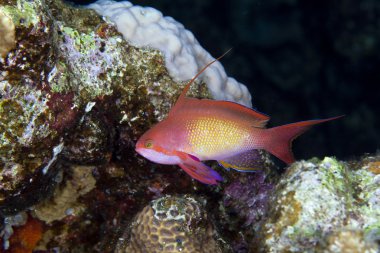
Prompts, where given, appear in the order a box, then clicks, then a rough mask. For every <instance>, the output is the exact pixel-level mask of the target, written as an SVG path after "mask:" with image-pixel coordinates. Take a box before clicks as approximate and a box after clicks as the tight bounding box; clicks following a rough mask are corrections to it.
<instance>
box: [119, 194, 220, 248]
mask: <svg viewBox="0 0 380 253" xmlns="http://www.w3.org/2000/svg"><path fill="white" fill-rule="evenodd" d="M128 234H129V233H126V235H128ZM217 236H218V235H217V233H216V231H215V230H214V228H213V226H212V224H211V223H210V221H209V219H208V217H207V213H206V212H205V206H204V204H202V203H201V202H200V201H199V200H196V199H194V198H193V197H191V196H178V197H172V196H165V197H162V198H159V199H156V200H154V201H152V202H151V203H150V204H149V205H148V206H146V207H145V208H144V209H143V210H142V211H141V212H140V213H139V214H137V216H136V217H135V219H134V221H133V223H132V228H131V231H130V238H126V239H128V241H126V242H122V243H120V245H119V246H118V250H117V251H116V252H135V253H140V252H151V253H154V252H189V253H190V252H199V253H208V252H209V253H211V252H212V253H218V252H220V253H221V252H226V251H222V248H221V246H220V245H219V242H218V240H217ZM123 238H124V237H123Z"/></svg>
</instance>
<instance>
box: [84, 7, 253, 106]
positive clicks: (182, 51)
mask: <svg viewBox="0 0 380 253" xmlns="http://www.w3.org/2000/svg"><path fill="white" fill-rule="evenodd" d="M88 7H89V8H91V9H94V10H95V11H96V12H97V13H98V14H100V15H102V16H106V17H108V18H109V19H110V20H111V21H112V22H114V23H115V24H116V27H117V29H118V30H119V32H120V33H121V34H123V36H124V38H125V39H126V40H127V41H128V42H129V43H131V44H132V45H134V46H137V47H151V48H154V49H158V50H160V51H161V52H163V54H164V55H165V64H166V67H167V69H168V71H169V73H170V75H171V76H172V77H173V78H174V79H175V80H176V81H186V80H189V79H191V78H192V77H193V76H195V75H196V74H197V73H198V71H199V70H200V69H201V68H202V67H204V66H205V65H206V64H207V63H209V62H211V61H212V60H214V58H213V57H212V56H211V55H210V54H209V53H208V52H207V51H206V50H205V49H204V48H203V47H201V45H200V44H199V42H198V41H197V40H196V39H195V37H194V35H193V34H192V33H191V32H190V31H188V30H186V29H185V28H184V27H183V25H182V24H180V23H179V22H177V21H175V20H174V19H173V18H171V17H164V16H163V15H162V13H161V12H160V11H158V10H156V9H153V8H150V7H141V6H136V5H135V6H134V5H132V4H131V3H130V2H127V1H124V2H115V1H110V0H100V1H98V2H96V3H93V4H91V5H89V6H88ZM202 78H203V81H204V82H205V83H207V85H208V88H209V90H210V92H211V94H212V96H213V97H214V98H215V99H221V100H230V101H234V102H237V103H240V104H243V105H246V106H249V107H250V106H251V95H250V94H249V92H248V89H247V88H246V87H245V86H244V85H243V84H241V83H239V82H237V81H236V80H235V79H234V78H231V77H228V76H227V75H226V72H225V71H224V68H223V66H222V64H221V63H220V62H216V63H214V64H213V65H211V66H210V67H209V68H208V69H207V70H206V71H205V72H204V74H203V75H202Z"/></svg>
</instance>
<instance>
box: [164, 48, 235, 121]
mask: <svg viewBox="0 0 380 253" xmlns="http://www.w3.org/2000/svg"><path fill="white" fill-rule="evenodd" d="M230 51H231V49H228V51H227V52H225V53H224V54H222V55H221V56H219V57H218V58H216V59H215V60H213V61H211V62H209V63H208V64H207V65H206V66H204V67H203V68H202V69H201V70H200V71H199V72H198V73H197V74H196V75H195V76H194V77H193V78H191V80H190V81H189V82H188V83H187V84H186V86H185V88H183V90H182V92H181V95H180V96H179V98H178V99H177V102H176V103H175V105H174V106H173V108H172V109H171V110H170V112H169V115H170V114H173V112H175V111H176V110H177V109H178V108H180V107H182V105H183V104H184V103H185V101H186V94H187V92H188V91H189V89H190V86H191V84H192V83H194V81H195V79H197V78H198V77H199V76H200V75H201V74H202V73H203V72H204V71H205V70H206V69H207V68H208V67H210V65H212V64H213V63H215V62H216V61H219V60H220V59H221V58H222V57H223V56H225V55H226V54H228V53H229V52H230Z"/></svg>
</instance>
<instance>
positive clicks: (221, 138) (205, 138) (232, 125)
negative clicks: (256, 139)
mask: <svg viewBox="0 0 380 253" xmlns="http://www.w3.org/2000/svg"><path fill="white" fill-rule="evenodd" d="M186 128H187V131H188V142H189V144H190V146H191V149H192V152H193V153H195V154H199V155H200V156H202V157H204V158H207V157H215V156H218V155H225V153H229V152H235V151H236V150H238V149H240V148H241V147H242V145H241V144H243V143H244V142H246V141H248V140H249V138H250V129H248V128H244V127H242V126H241V125H240V126H239V125H238V124H237V123H236V122H233V121H228V120H225V119H222V118H216V117H199V118H196V119H192V120H189V121H188V124H187V125H186Z"/></svg>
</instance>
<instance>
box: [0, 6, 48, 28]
mask: <svg viewBox="0 0 380 253" xmlns="http://www.w3.org/2000/svg"><path fill="white" fill-rule="evenodd" d="M41 5H42V4H41V1H22V0H17V2H16V3H15V4H14V5H4V6H1V5H0V10H1V11H3V12H4V13H5V14H7V16H8V17H11V18H12V20H13V23H14V25H15V26H23V27H29V26H35V25H36V24H37V23H38V22H39V21H40V19H39V17H40V15H39V14H38V12H37V8H40V7H41Z"/></svg>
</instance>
